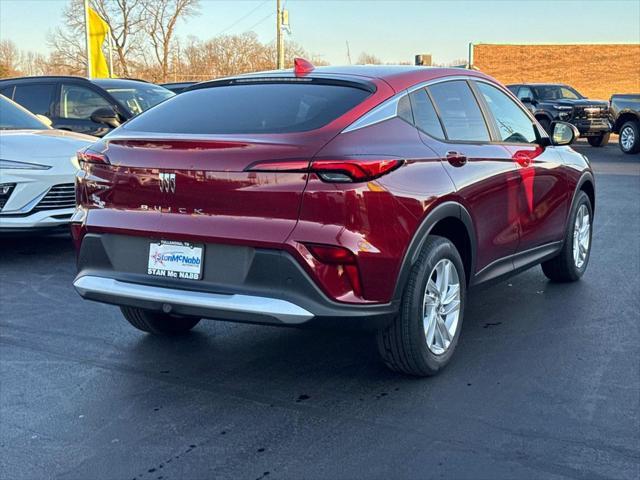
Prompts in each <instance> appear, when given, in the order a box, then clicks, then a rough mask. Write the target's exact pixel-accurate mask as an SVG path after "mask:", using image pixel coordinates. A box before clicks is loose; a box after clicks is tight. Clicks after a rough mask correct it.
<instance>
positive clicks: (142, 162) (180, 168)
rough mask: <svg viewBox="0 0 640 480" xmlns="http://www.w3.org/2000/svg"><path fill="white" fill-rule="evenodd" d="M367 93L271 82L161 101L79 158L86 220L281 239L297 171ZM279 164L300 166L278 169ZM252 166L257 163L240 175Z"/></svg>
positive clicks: (104, 225)
mask: <svg viewBox="0 0 640 480" xmlns="http://www.w3.org/2000/svg"><path fill="white" fill-rule="evenodd" d="M227 82H228V81H227ZM371 90H372V89H371V88H370V87H369V88H366V87H365V86H363V85H362V84H355V83H353V82H344V81H343V82H338V81H335V80H333V81H324V80H321V81H317V80H312V79H308V80H305V81H304V82H303V81H300V82H294V81H292V80H289V81H283V80H282V79H274V80H266V81H265V80H263V81H256V80H254V81H252V82H249V83H247V84H233V85H231V84H228V83H227V84H222V85H220V86H210V87H209V88H199V89H197V90H194V91H188V92H185V93H183V94H181V95H179V96H177V97H175V98H173V99H171V100H168V101H167V102H165V103H162V104H160V105H159V106H157V107H155V108H153V109H151V110H150V111H149V112H147V113H144V114H143V115H141V116H139V117H136V118H134V119H132V120H131V121H129V122H128V123H127V124H125V125H124V126H123V127H121V128H120V129H118V130H116V131H115V132H113V133H112V134H110V135H109V136H107V137H105V139H103V141H102V142H100V143H99V144H97V145H95V146H94V147H92V149H91V152H94V153H91V152H90V153H91V155H88V156H86V157H85V160H87V161H86V163H84V164H83V169H84V181H82V187H81V192H79V193H80V198H81V201H82V202H83V203H84V204H85V205H86V206H87V207H88V208H89V209H90V215H89V217H88V221H87V225H88V227H89V228H90V229H96V230H99V229H102V230H105V229H107V230H126V231H128V232H130V233H134V234H139V235H147V236H159V235H160V236H164V237H167V238H179V239H185V240H189V239H194V240H197V239H199V238H202V239H204V238H206V239H207V240H209V241H215V239H220V240H224V241H232V242H233V241H238V242H241V243H249V242H250V243H252V244H254V245H261V244H262V245H265V246H266V245H274V244H281V243H282V242H284V241H285V240H286V238H287V236H288V235H289V233H290V232H291V231H292V229H293V228H294V227H295V223H296V222H297V219H298V211H299V208H300V203H301V199H302V193H303V191H304V188H305V185H306V180H307V175H306V173H305V172H304V171H302V170H304V168H306V166H308V164H309V162H310V160H311V159H312V158H313V156H314V155H315V153H316V152H317V151H319V150H320V149H321V148H322V147H323V146H324V145H325V144H326V143H327V142H329V141H330V140H331V139H332V138H333V137H334V136H335V135H336V134H338V133H339V132H340V130H341V129H342V128H344V126H346V125H347V124H348V123H349V122H350V120H349V118H344V117H349V116H347V115H345V113H346V112H348V111H358V110H362V109H366V108H370V106H369V107H367V106H363V101H364V100H365V99H367V97H370V96H371V93H372V91H371ZM365 103H366V102H365ZM358 114H359V113H358ZM92 155H93V159H92ZM282 163H286V164H287V165H288V166H291V165H298V166H300V168H299V169H298V172H291V171H287V172H285V171H278V170H279V169H278V165H280V164H282ZM256 164H260V165H261V166H262V167H263V168H260V169H259V171H250V170H251V167H252V166H253V165H256ZM265 164H266V165H271V164H273V167H274V168H264V165H265ZM303 167H304V168H303ZM288 170H291V168H288ZM156 234H157V235H156Z"/></svg>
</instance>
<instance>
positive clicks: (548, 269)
mask: <svg viewBox="0 0 640 480" xmlns="http://www.w3.org/2000/svg"><path fill="white" fill-rule="evenodd" d="M581 205H585V206H586V207H587V210H588V211H589V221H590V229H589V249H588V251H587V254H586V258H585V259H584V263H583V264H582V266H580V267H578V266H577V265H576V262H575V261H574V258H573V239H574V235H575V229H574V226H575V222H576V216H577V214H578V210H579V209H580V206H581ZM592 235H593V207H592V206H591V200H589V196H588V195H587V194H586V193H584V192H582V191H580V192H578V194H577V195H576V199H575V201H574V203H573V206H572V207H571V214H570V215H569V222H568V225H567V232H566V233H565V237H564V245H563V247H562V250H560V253H559V254H558V255H557V256H555V257H554V258H552V259H550V260H547V261H546V262H543V263H542V265H541V266H542V271H543V272H544V274H545V275H546V276H547V278H548V279H549V280H551V281H554V282H575V281H576V280H579V279H580V277H582V275H584V272H585V271H586V269H587V266H588V265H589V257H590V256H591V245H592Z"/></svg>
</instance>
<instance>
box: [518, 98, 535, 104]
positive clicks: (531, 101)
mask: <svg viewBox="0 0 640 480" xmlns="http://www.w3.org/2000/svg"><path fill="white" fill-rule="evenodd" d="M520 101H521V102H522V103H533V98H531V97H522V98H521V99H520Z"/></svg>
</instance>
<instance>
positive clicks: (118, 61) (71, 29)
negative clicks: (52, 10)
mask: <svg viewBox="0 0 640 480" xmlns="http://www.w3.org/2000/svg"><path fill="white" fill-rule="evenodd" d="M145 1H146V0H90V1H89V5H90V6H91V8H93V9H94V10H95V11H96V12H98V14H99V15H100V16H101V17H102V18H103V19H104V20H105V21H106V22H107V23H108V24H109V29H110V30H111V39H112V44H113V48H114V54H115V59H114V60H115V65H114V69H115V71H116V72H117V74H118V75H120V76H125V77H128V76H130V75H131V64H132V63H133V62H134V61H135V60H136V59H137V58H138V57H139V56H140V55H141V54H142V49H141V44H142V38H141V37H142V33H143V26H144V23H145V19H146V16H147V12H146V10H145V8H144V4H145ZM63 19H64V20H63V22H64V26H63V27H62V28H57V29H56V30H55V31H54V33H53V34H52V35H50V36H49V45H50V46H51V48H52V57H53V60H54V62H53V63H54V66H55V68H57V69H58V70H63V71H64V70H66V71H67V72H68V73H73V74H77V75H82V74H83V73H84V72H85V71H86V65H87V55H86V46H85V33H84V28H85V25H84V21H85V19H84V8H83V0H70V2H69V4H68V5H67V6H66V8H65V9H64V10H63Z"/></svg>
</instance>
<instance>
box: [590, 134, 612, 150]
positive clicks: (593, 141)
mask: <svg viewBox="0 0 640 480" xmlns="http://www.w3.org/2000/svg"><path fill="white" fill-rule="evenodd" d="M610 136H611V134H610V133H609V132H607V133H601V134H600V135H596V136H594V137H587V142H589V145H591V146H592V147H604V146H605V145H606V144H607V143H609V137H610Z"/></svg>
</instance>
